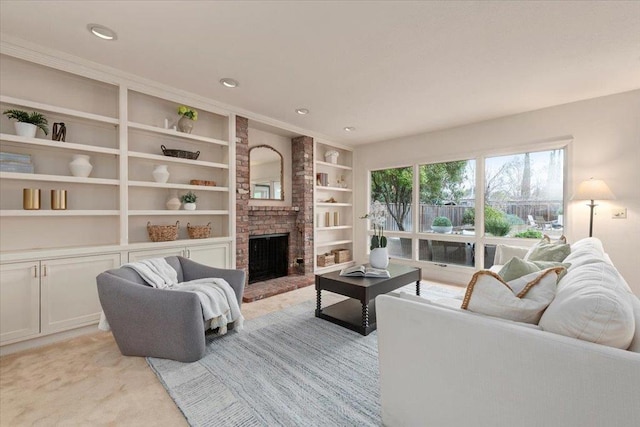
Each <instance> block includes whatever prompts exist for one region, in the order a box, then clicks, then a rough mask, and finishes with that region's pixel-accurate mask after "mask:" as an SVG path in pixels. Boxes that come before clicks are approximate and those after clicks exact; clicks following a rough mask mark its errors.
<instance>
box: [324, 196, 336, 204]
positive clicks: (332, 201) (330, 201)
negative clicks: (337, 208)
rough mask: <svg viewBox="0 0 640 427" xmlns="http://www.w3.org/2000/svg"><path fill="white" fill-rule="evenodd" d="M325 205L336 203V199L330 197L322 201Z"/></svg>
mask: <svg viewBox="0 0 640 427" xmlns="http://www.w3.org/2000/svg"><path fill="white" fill-rule="evenodd" d="M324 202H325V203H338V201H337V200H336V199H334V198H333V197H331V198H330V199H327V200H325V201H324Z"/></svg>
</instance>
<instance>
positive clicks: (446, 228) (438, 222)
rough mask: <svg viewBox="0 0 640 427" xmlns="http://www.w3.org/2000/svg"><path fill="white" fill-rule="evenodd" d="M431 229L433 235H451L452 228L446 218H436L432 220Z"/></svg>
mask: <svg viewBox="0 0 640 427" xmlns="http://www.w3.org/2000/svg"><path fill="white" fill-rule="evenodd" d="M431 229H432V230H433V232H434V233H451V231H452V230H453V226H452V225H451V220H450V219H449V218H447V217H446V216H437V217H435V218H434V219H433V223H432V224H431Z"/></svg>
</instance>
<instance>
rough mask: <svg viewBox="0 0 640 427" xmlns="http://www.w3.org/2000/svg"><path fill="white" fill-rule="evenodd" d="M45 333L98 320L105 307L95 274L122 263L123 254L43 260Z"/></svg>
mask: <svg viewBox="0 0 640 427" xmlns="http://www.w3.org/2000/svg"><path fill="white" fill-rule="evenodd" d="M41 265H42V267H41V268H42V271H41V272H40V277H41V288H42V306H41V310H42V321H41V324H42V333H47V334H48V333H52V332H59V331H64V330H67V329H73V328H77V327H81V326H86V325H91V324H93V323H97V322H98V320H99V318H100V312H101V311H102V307H101V306H100V300H99V299H98V287H97V285H96V276H97V275H98V274H100V273H102V272H103V271H105V270H109V269H112V268H117V267H119V266H120V254H104V255H96V256H87V257H77V258H65V259H54V260H43V261H41Z"/></svg>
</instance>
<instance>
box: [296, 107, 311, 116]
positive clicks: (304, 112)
mask: <svg viewBox="0 0 640 427" xmlns="http://www.w3.org/2000/svg"><path fill="white" fill-rule="evenodd" d="M296 113H298V114H300V115H302V116H304V115H305V114H309V110H308V109H306V108H297V109H296Z"/></svg>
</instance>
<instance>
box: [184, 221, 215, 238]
mask: <svg viewBox="0 0 640 427" xmlns="http://www.w3.org/2000/svg"><path fill="white" fill-rule="evenodd" d="M187 233H188V234H189V238H190V239H206V238H208V237H210V236H211V223H208V224H207V225H191V224H189V223H187Z"/></svg>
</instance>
